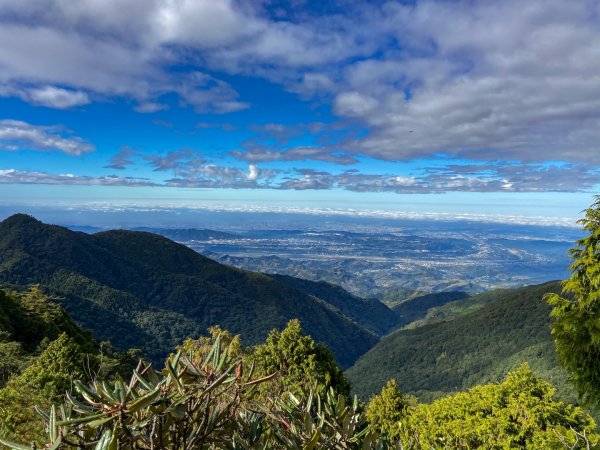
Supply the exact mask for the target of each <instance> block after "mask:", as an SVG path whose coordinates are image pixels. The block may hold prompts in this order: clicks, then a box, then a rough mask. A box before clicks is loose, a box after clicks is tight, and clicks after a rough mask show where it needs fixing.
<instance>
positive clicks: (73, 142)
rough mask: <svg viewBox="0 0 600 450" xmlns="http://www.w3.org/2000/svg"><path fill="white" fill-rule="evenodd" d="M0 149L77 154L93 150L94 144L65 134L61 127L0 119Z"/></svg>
mask: <svg viewBox="0 0 600 450" xmlns="http://www.w3.org/2000/svg"><path fill="white" fill-rule="evenodd" d="M0 150H39V151H57V150H58V151H61V152H64V153H68V154H70V155H76V156H79V155H82V154H84V153H88V152H91V151H93V150H94V146H93V145H92V144H90V143H88V142H86V141H85V140H83V139H81V138H80V137H77V136H66V135H65V131H64V130H63V129H62V128H61V127H57V126H38V125H31V124H29V123H27V122H22V121H19V120H0Z"/></svg>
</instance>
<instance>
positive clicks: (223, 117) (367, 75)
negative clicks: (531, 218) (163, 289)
mask: <svg viewBox="0 0 600 450" xmlns="http://www.w3.org/2000/svg"><path fill="white" fill-rule="evenodd" d="M599 20H600V1H597V0H582V1H578V2H565V1H560V0H531V1H528V2H522V1H517V0H500V1H494V2H484V1H481V2H477V1H476V2H473V1H466V0H465V1H460V0H457V1H442V0H438V1H434V0H420V1H414V2H403V1H390V2H372V1H367V0H365V1H352V2H335V1H334V2H325V3H323V2H318V1H307V0H289V1H274V0H273V1H271V0H259V1H256V0H255V1H250V0H239V1H233V0H218V1H217V0H131V1H128V2H122V1H118V0H104V1H97V0H81V1H78V2H71V1H67V0H41V1H33V0H31V1H29V0H25V1H23V0H2V1H0V41H2V42H5V43H10V45H2V46H0V110H1V111H2V115H1V116H0V183H11V184H64V185H81V184H88V185H98V186H105V185H111V186H114V185H118V186H175V187H186V188H207V187H209V188H219V187H221V188H255V189H291V190H336V189H343V190H349V191H353V192H396V193H407V194H408V193H440V192H450V191H466V192H523V191H526V192H545V191H564V192H574V191H593V190H594V189H597V188H598V186H599V185H600V27H598V23H599Z"/></svg>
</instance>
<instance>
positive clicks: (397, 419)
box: [367, 379, 417, 441]
mask: <svg viewBox="0 0 600 450" xmlns="http://www.w3.org/2000/svg"><path fill="white" fill-rule="evenodd" d="M416 404H417V400H416V398H415V397H413V396H410V395H404V394H402V392H400V390H399V389H398V387H397V386H396V380H394V379H391V380H388V382H387V384H386V385H385V386H384V387H383V388H382V389H381V394H378V395H374V396H373V397H371V399H370V400H369V403H368V405H367V419H368V421H369V423H371V424H372V425H373V427H374V428H375V429H376V430H378V431H379V432H380V433H381V434H382V435H383V436H384V437H385V438H386V439H387V440H391V441H395V440H397V439H398V438H399V436H400V429H401V421H402V420H404V419H405V418H406V417H407V416H408V414H409V413H410V410H411V409H412V408H414V407H415V406H416Z"/></svg>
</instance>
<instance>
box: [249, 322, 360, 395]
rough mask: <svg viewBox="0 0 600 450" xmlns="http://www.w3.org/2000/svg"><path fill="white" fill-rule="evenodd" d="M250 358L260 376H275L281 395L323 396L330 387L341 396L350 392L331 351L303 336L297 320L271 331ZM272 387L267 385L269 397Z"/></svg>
mask: <svg viewBox="0 0 600 450" xmlns="http://www.w3.org/2000/svg"><path fill="white" fill-rule="evenodd" d="M253 357H254V360H255V361H256V365H257V368H258V369H259V371H260V373H261V374H262V375H268V374H272V373H277V382H278V384H279V388H277V390H278V391H280V392H283V391H290V392H292V393H294V394H301V393H304V392H308V391H309V390H312V391H314V392H315V393H317V394H325V393H326V392H327V391H328V390H329V388H330V387H332V388H333V389H334V390H335V391H336V392H338V393H341V394H344V395H348V393H349V392H350V383H349V382H348V380H347V379H346V377H345V376H344V373H343V372H342V369H340V367H339V366H338V365H337V364H336V362H335V359H334V356H333V354H332V353H331V351H330V350H329V349H328V348H327V347H326V346H325V345H323V344H316V343H315V341H314V340H313V339H312V338H311V337H310V336H306V335H305V334H304V333H303V332H302V327H301V326H300V322H299V321H298V320H296V319H294V320H290V321H289V322H288V324H287V326H286V328H285V329H284V330H283V331H278V330H273V331H271V333H269V335H268V336H267V339H266V341H265V343H264V344H262V345H258V346H257V347H256V348H255V350H254V354H253ZM273 388H274V386H273V385H271V386H269V389H270V392H269V393H270V394H271V395H273Z"/></svg>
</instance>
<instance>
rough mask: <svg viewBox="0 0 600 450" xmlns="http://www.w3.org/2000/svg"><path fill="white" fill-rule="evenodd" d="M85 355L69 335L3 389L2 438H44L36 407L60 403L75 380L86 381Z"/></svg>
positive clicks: (0, 393) (0, 399)
mask: <svg viewBox="0 0 600 450" xmlns="http://www.w3.org/2000/svg"><path fill="white" fill-rule="evenodd" d="M83 369H84V353H83V351H82V350H81V348H80V346H79V345H78V344H77V343H76V342H75V341H74V340H73V339H72V338H70V337H69V336H67V334H66V333H62V334H61V335H60V336H59V337H58V338H57V339H56V340H55V341H53V342H51V343H50V344H49V345H48V346H47V347H46V349H45V350H44V351H43V352H42V354H41V355H40V356H39V357H38V358H37V359H36V360H35V362H34V363H33V364H31V365H30V366H29V367H27V368H26V369H25V370H24V371H23V373H21V374H20V375H18V376H15V377H13V378H11V379H10V380H9V381H8V383H7V384H6V386H4V388H2V389H0V435H4V436H10V437H17V436H18V437H19V438H21V439H24V440H30V439H36V438H39V437H40V436H41V433H42V430H43V429H42V426H41V425H42V424H41V421H40V420H39V417H38V414H37V413H36V411H35V407H36V406H39V407H42V408H47V407H49V406H50V405H51V404H52V403H54V402H60V401H62V399H63V396H64V394H65V392H67V391H69V390H70V389H71V387H72V384H73V381H74V380H85V379H86V376H85V373H84V370H83Z"/></svg>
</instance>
